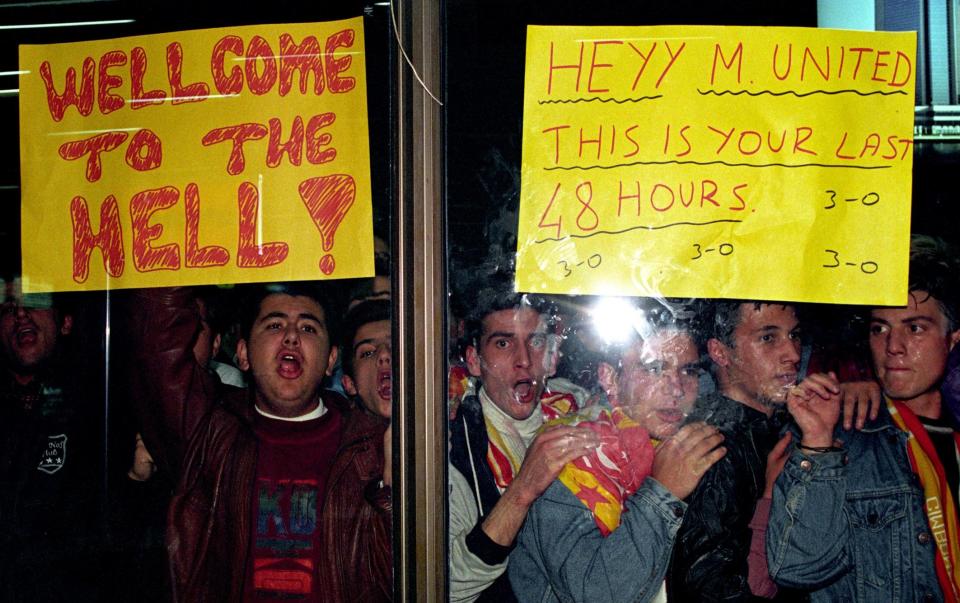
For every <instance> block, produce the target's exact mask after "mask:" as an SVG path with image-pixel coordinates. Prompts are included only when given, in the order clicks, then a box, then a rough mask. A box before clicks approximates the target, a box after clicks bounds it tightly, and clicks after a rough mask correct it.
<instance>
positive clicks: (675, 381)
mask: <svg viewBox="0 0 960 603" xmlns="http://www.w3.org/2000/svg"><path fill="white" fill-rule="evenodd" d="M663 382H664V385H665V387H666V388H667V392H668V393H669V394H670V396H671V397H673V398H676V399H680V398H682V397H683V377H682V376H681V375H680V370H678V369H672V370H664V371H663Z"/></svg>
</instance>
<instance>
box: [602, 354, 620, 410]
mask: <svg viewBox="0 0 960 603" xmlns="http://www.w3.org/2000/svg"><path fill="white" fill-rule="evenodd" d="M597 381H599V382H600V387H602V388H603V392H604V393H605V394H607V398H609V399H610V401H611V402H615V401H616V400H617V396H618V395H619V390H618V388H617V369H615V368H613V366H611V365H610V364H609V363H607V362H601V363H600V364H599V365H597Z"/></svg>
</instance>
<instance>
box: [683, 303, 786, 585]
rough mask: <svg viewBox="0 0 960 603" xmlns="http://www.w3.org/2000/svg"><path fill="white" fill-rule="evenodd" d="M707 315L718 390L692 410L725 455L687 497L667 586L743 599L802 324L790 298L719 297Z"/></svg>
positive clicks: (709, 348) (708, 348)
mask: <svg viewBox="0 0 960 603" xmlns="http://www.w3.org/2000/svg"><path fill="white" fill-rule="evenodd" d="M709 314H710V316H709V317H708V322H709V330H708V333H707V352H708V354H709V356H710V360H711V363H712V366H711V370H712V372H713V376H714V378H715V380H716V383H717V391H716V392H714V393H712V394H709V395H707V396H705V397H703V398H701V399H700V400H699V401H698V402H697V409H696V411H695V413H694V416H695V417H697V418H699V419H700V420H704V421H706V422H707V423H709V424H711V425H715V426H716V427H717V428H719V430H720V432H721V433H723V435H724V436H725V438H726V439H725V440H724V445H725V446H726V448H727V455H726V456H725V457H724V458H723V459H722V460H721V461H720V462H718V463H717V464H716V465H715V466H714V467H712V468H711V469H710V471H708V472H707V473H706V475H705V476H704V478H703V479H702V480H701V481H700V484H699V485H698V486H697V488H696V489H695V490H694V491H693V492H692V493H691V495H690V496H689V498H688V499H687V503H688V504H689V507H688V509H687V513H686V515H685V517H684V521H683V525H682V526H681V528H680V532H679V534H678V535H677V543H676V546H675V548H674V557H673V563H672V565H671V569H670V574H669V577H668V581H667V586H668V592H669V594H670V596H671V597H672V598H675V599H676V600H680V601H685V600H701V601H747V600H750V599H751V598H752V597H753V593H752V591H751V589H750V584H749V579H748V578H749V576H750V563H749V559H748V557H749V552H750V542H751V536H752V533H751V529H750V521H751V518H752V517H753V515H754V511H755V510H756V506H757V501H758V500H759V499H761V498H762V494H763V492H764V485H765V482H766V465H767V455H768V454H769V453H770V452H771V451H772V450H773V448H774V446H775V445H776V444H777V441H778V440H779V438H780V431H781V429H782V428H783V426H784V425H785V423H786V419H787V415H786V412H784V411H783V405H784V402H785V401H786V395H787V391H788V390H789V389H790V388H791V387H793V386H794V385H795V384H796V382H797V377H798V375H799V370H800V335H799V334H800V324H799V321H798V319H797V314H796V310H795V308H794V307H793V306H792V305H784V304H778V303H761V302H753V301H719V302H716V303H715V304H714V305H713V308H712V312H710V313H709ZM761 559H762V557H761ZM761 571H762V570H761Z"/></svg>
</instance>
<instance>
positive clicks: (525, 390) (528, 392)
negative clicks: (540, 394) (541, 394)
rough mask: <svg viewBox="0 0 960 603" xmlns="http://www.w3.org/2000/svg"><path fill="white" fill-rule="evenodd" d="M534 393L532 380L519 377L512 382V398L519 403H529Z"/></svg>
mask: <svg viewBox="0 0 960 603" xmlns="http://www.w3.org/2000/svg"><path fill="white" fill-rule="evenodd" d="M535 394H536V388H535V387H534V383H533V380H531V379H521V380H520V381H517V382H516V383H514V384H513V399H514V400H516V401H517V402H518V403H520V404H530V403H531V402H533V400H534V397H535Z"/></svg>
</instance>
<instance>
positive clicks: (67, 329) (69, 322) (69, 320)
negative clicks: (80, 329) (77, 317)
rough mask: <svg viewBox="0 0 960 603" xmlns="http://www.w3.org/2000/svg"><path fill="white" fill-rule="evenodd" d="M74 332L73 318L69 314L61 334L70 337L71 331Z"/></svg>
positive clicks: (64, 318) (66, 316)
mask: <svg viewBox="0 0 960 603" xmlns="http://www.w3.org/2000/svg"><path fill="white" fill-rule="evenodd" d="M72 330H73V316H70V315H69V314H67V315H65V316H64V317H63V324H62V325H60V334H61V335H69V334H70V331H72Z"/></svg>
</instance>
